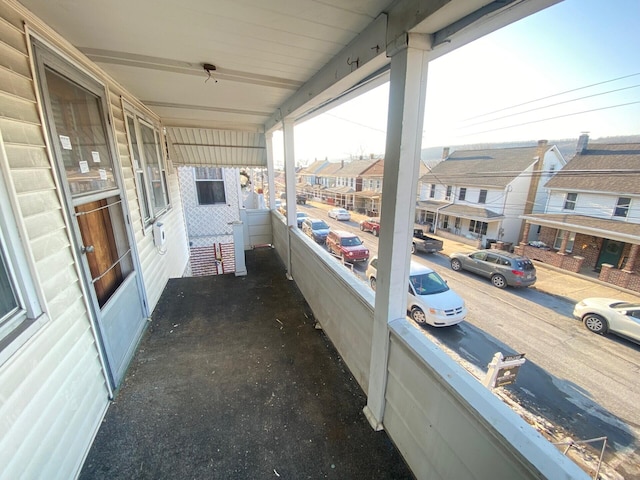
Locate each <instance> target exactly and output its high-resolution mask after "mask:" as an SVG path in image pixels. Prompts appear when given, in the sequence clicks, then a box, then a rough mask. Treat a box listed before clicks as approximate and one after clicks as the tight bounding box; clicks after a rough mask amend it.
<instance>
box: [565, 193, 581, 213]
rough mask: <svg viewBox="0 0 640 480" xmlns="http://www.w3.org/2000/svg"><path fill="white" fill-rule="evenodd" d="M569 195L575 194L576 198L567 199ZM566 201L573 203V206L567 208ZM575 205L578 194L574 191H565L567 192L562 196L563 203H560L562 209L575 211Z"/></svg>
mask: <svg viewBox="0 0 640 480" xmlns="http://www.w3.org/2000/svg"><path fill="white" fill-rule="evenodd" d="M569 195H575V196H576V198H575V199H574V200H569ZM567 202H571V203H573V208H567ZM577 205H578V194H577V193H576V192H567V194H566V195H565V196H564V203H563V204H562V209H563V210H568V211H570V212H575V211H576V206H577Z"/></svg>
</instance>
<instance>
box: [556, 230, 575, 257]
mask: <svg viewBox="0 0 640 480" xmlns="http://www.w3.org/2000/svg"><path fill="white" fill-rule="evenodd" d="M564 232H566V230H558V231H557V233H556V239H555V240H554V242H553V248H555V249H556V250H560V249H561V248H562V237H563V235H564ZM575 241H576V233H575V232H569V241H568V242H567V248H566V249H565V252H567V253H571V252H573V244H574V243H575Z"/></svg>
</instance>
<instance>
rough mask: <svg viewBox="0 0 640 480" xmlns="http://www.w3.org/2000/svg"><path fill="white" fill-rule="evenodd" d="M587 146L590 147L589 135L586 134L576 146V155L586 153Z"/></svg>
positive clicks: (579, 139)
mask: <svg viewBox="0 0 640 480" xmlns="http://www.w3.org/2000/svg"><path fill="white" fill-rule="evenodd" d="M587 145H589V134H588V133H587V132H584V133H583V134H582V135H580V137H579V138H578V144H577V145H576V153H577V154H578V155H580V154H582V153H584V152H585V151H586V150H587Z"/></svg>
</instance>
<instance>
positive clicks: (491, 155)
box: [416, 140, 565, 246]
mask: <svg viewBox="0 0 640 480" xmlns="http://www.w3.org/2000/svg"><path fill="white" fill-rule="evenodd" d="M445 157H446V158H445V160H444V161H442V162H440V163H438V164H437V165H436V166H435V167H433V168H432V169H431V171H430V172H429V173H427V174H426V175H423V176H422V177H421V178H420V183H419V200H418V204H417V208H416V222H417V223H420V224H426V225H429V226H430V227H431V229H432V230H433V231H437V232H438V233H439V234H440V235H444V236H448V235H452V236H455V237H456V238H458V239H461V240H463V241H464V240H466V241H467V243H472V244H477V245H479V246H485V244H486V242H485V240H493V241H501V242H505V243H516V242H517V241H518V240H519V238H520V231H521V228H522V225H523V221H522V219H521V218H520V215H522V214H523V213H525V212H527V211H529V212H532V211H543V210H544V205H545V203H546V198H547V197H546V195H547V193H546V191H545V189H544V188H543V181H544V179H546V178H548V177H550V176H552V175H553V174H554V173H555V172H557V171H558V169H559V168H560V167H561V166H563V165H564V164H565V161H564V158H563V157H562V155H561V153H560V152H559V150H558V149H557V147H556V146H553V145H552V146H549V145H548V144H547V141H546V140H541V141H540V142H538V146H536V147H523V148H502V149H487V150H460V151H456V152H453V153H451V154H448V151H447V149H445Z"/></svg>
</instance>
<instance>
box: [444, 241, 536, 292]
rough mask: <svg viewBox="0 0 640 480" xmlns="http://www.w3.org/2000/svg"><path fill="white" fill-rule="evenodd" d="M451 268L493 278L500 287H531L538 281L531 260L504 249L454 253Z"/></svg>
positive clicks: (494, 283) (493, 281)
mask: <svg viewBox="0 0 640 480" xmlns="http://www.w3.org/2000/svg"><path fill="white" fill-rule="evenodd" d="M449 258H450V259H451V268H452V269H453V270H455V271H456V272H457V271H459V270H468V271H470V272H473V273H477V274H478V275H482V276H483V277H487V278H490V279H491V283H493V285H494V286H496V287H498V288H505V287H506V286H507V285H509V286H511V287H529V286H531V285H533V284H534V283H536V267H534V266H533V263H532V262H531V260H529V259H528V258H527V257H523V256H521V255H516V254H515V253H509V252H506V251H504V250H478V251H476V252H472V253H452V254H451V255H450V256H449Z"/></svg>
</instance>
